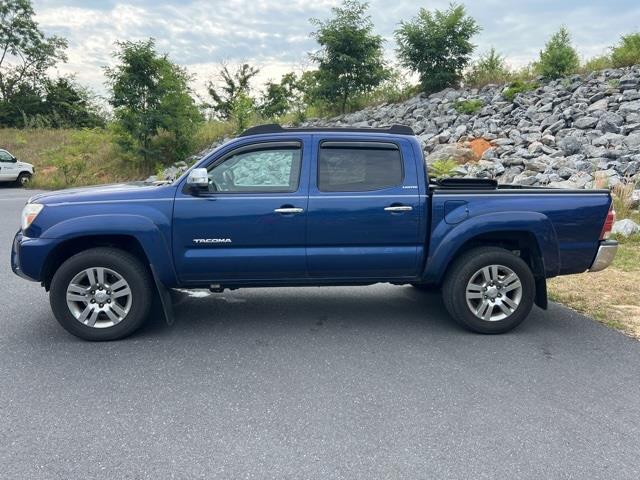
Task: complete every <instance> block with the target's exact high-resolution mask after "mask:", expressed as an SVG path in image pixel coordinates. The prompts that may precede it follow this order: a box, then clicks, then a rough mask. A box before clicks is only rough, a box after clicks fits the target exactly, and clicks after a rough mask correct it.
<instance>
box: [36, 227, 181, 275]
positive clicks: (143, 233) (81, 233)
mask: <svg viewBox="0 0 640 480" xmlns="http://www.w3.org/2000/svg"><path fill="white" fill-rule="evenodd" d="M101 235H105V236H108V235H125V236H130V237H133V238H135V239H136V240H137V241H138V243H139V244H140V246H141V247H142V250H143V251H144V253H145V255H146V257H147V260H148V262H149V264H150V267H151V269H152V272H153V274H154V276H155V277H156V278H157V280H159V281H160V282H162V284H164V285H167V286H172V285H176V284H177V275H176V272H175V269H174V266H173V257H172V255H171V249H170V248H169V245H167V241H166V239H165V236H164V235H163V234H162V232H161V231H160V230H159V229H158V227H157V225H156V224H155V223H154V222H153V221H152V220H151V219H149V218H147V217H144V216H142V215H130V214H105V215H86V216H81V217H74V218H70V219H68V220H64V221H62V222H59V223H56V224H55V225H53V226H51V227H50V228H48V229H47V230H45V231H43V232H42V234H41V235H40V238H43V239H56V240H59V241H66V240H72V239H74V238H80V237H99V236H101Z"/></svg>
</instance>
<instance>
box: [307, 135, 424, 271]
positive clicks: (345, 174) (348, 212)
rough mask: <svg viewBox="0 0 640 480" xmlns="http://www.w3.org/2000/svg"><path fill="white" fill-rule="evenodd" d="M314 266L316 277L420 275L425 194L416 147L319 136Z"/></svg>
mask: <svg viewBox="0 0 640 480" xmlns="http://www.w3.org/2000/svg"><path fill="white" fill-rule="evenodd" d="M314 140H315V141H314V157H313V162H312V175H311V178H310V186H309V209H308V220H307V221H308V224H307V242H308V248H307V265H308V270H309V275H310V276H311V277H312V278H322V279H326V280H332V279H333V280H337V281H349V280H358V279H364V278H366V279H379V280H392V279H400V278H414V277H416V276H417V275H418V244H419V227H420V218H421V217H420V216H421V211H420V210H421V209H420V196H419V190H418V180H417V172H416V162H415V160H414V157H413V150H412V148H411V145H410V143H409V142H407V141H405V140H402V139H400V140H397V139H395V138H394V139H393V140H390V139H389V137H386V136H382V137H379V138H375V137H374V138H367V139H365V140H359V141H353V140H350V139H345V138H344V137H321V136H315V137H314Z"/></svg>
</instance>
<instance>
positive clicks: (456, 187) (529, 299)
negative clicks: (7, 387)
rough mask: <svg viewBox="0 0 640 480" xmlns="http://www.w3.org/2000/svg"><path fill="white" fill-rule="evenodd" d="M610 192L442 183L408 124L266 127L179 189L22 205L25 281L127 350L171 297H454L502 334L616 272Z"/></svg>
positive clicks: (84, 192) (89, 193)
mask: <svg viewBox="0 0 640 480" xmlns="http://www.w3.org/2000/svg"><path fill="white" fill-rule="evenodd" d="M613 215H614V214H613V210H612V209H611V197H610V194H609V192H608V191H606V190H591V191H584V190H581V191H571V190H556V189H522V188H518V187H516V186H498V185H497V184H496V183H495V182H493V181H490V180H474V179H471V180H453V181H452V180H449V181H440V182H432V181H430V179H429V176H428V173H427V168H426V166H425V163H424V157H423V153H422V149H421V145H420V143H419V142H418V140H417V138H416V137H415V136H414V135H413V132H412V131H411V129H409V128H408V127H404V126H399V125H396V126H392V127H389V128H385V129H351V128H345V129H289V128H287V129H285V128H282V127H280V126H278V125H265V126H259V127H254V128H252V129H249V130H247V131H245V132H244V133H243V134H241V135H240V136H239V137H238V138H236V139H234V140H232V141H230V142H228V143H226V144H224V145H222V146H221V147H219V148H218V149H216V150H215V151H213V152H211V153H210V154H209V155H207V156H205V157H204V158H203V159H201V160H200V161H199V162H198V163H196V164H195V165H194V166H193V167H192V168H191V169H190V170H189V171H187V172H186V173H185V174H184V175H183V176H182V177H180V178H179V179H178V180H176V181H175V182H173V183H171V184H169V185H160V186H153V185H144V184H142V183H137V184H122V185H113V186H105V187H98V188H91V189H75V190H69V191H60V192H52V193H45V194H41V195H37V196H35V197H33V198H32V199H31V200H30V201H29V203H28V204H27V205H26V206H25V211H24V212H23V223H22V228H21V230H20V231H19V232H18V233H17V235H16V239H15V240H14V248H13V254H12V266H13V269H14V271H15V272H16V273H17V274H19V275H21V276H23V277H25V278H28V279H31V280H35V281H39V282H41V283H42V284H43V286H44V287H45V288H47V289H48V290H50V299H51V305H52V309H53V311H54V314H55V316H56V318H57V319H58V321H59V322H60V323H61V324H62V326H63V327H65V328H66V329H67V330H69V331H70V332H72V333H73V334H75V335H77V336H80V337H81V338H86V339H89V340H110V339H116V338H122V337H124V336H126V335H129V334H130V333H132V332H133V331H134V330H135V329H136V328H138V327H139V326H140V325H141V323H142V322H143V321H144V320H145V318H146V317H147V316H148V315H149V305H150V303H151V300H152V299H153V298H154V297H158V298H159V299H160V300H161V303H162V305H163V306H164V312H165V316H166V317H167V318H168V319H171V318H173V315H174V312H173V309H172V307H171V301H170V295H169V294H168V292H169V291H170V289H172V288H208V289H211V290H212V291H216V292H219V291H223V290H224V289H227V288H228V289H236V288H243V287H278V286H303V285H318V286H322V285H368V284H374V283H378V282H389V283H393V284H397V285H412V286H414V287H415V288H421V289H441V290H442V293H443V298H444V303H445V307H446V308H447V310H448V311H449V313H450V314H451V315H452V316H453V317H454V318H455V319H456V320H458V321H459V322H460V323H461V324H462V325H463V326H465V327H467V328H469V329H471V330H473V331H476V332H481V333H502V332H505V331H508V330H510V329H512V328H514V327H515V326H517V325H518V324H519V323H520V322H522V321H523V320H524V319H525V318H526V316H527V315H528V313H529V311H530V310H531V308H532V307H533V305H534V303H536V304H538V305H539V306H540V307H542V308H546V283H545V282H546V279H547V278H550V277H553V276H556V275H563V274H570V273H577V272H582V271H585V270H589V269H591V270H598V269H602V268H605V267H606V266H607V265H608V264H609V263H610V262H611V260H612V259H613V255H615V251H616V248H617V244H616V243H615V242H612V241H610V240H608V239H607V238H606V237H607V234H608V231H610V229H611V225H612V222H613Z"/></svg>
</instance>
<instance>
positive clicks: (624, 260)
mask: <svg viewBox="0 0 640 480" xmlns="http://www.w3.org/2000/svg"><path fill="white" fill-rule="evenodd" d="M618 240H619V241H620V242H621V243H620V248H619V249H618V254H617V255H616V258H615V260H614V262H613V265H611V266H610V267H609V268H607V269H605V270H603V271H601V272H596V273H581V274H579V275H570V276H566V277H558V278H553V279H551V280H549V283H548V286H549V297H550V298H551V299H552V300H554V301H556V302H559V303H562V304H564V305H567V306H568V307H570V308H573V309H574V310H577V311H579V312H581V313H584V314H585V315H588V316H590V317H593V318H595V319H596V320H598V321H599V322H601V323H603V324H605V325H607V326H609V327H611V328H615V329H616V330H619V331H621V332H623V333H625V334H627V335H629V336H632V337H634V338H637V339H640V296H639V295H638V285H640V235H635V236H632V237H630V238H627V239H625V238H618Z"/></svg>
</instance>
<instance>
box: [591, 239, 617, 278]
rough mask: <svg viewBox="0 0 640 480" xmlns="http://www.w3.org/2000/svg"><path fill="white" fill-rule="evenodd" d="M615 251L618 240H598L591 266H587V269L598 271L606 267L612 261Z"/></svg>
mask: <svg viewBox="0 0 640 480" xmlns="http://www.w3.org/2000/svg"><path fill="white" fill-rule="evenodd" d="M617 251H618V242H616V241H615V240H604V241H602V242H600V246H599V247H598V253H597V254H596V258H595V259H594V260H593V263H592V264H591V267H589V271H590V272H599V271H600V270H604V269H605V268H607V267H608V266H609V265H611V263H612V262H613V259H614V258H615V256H616V252H617Z"/></svg>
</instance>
